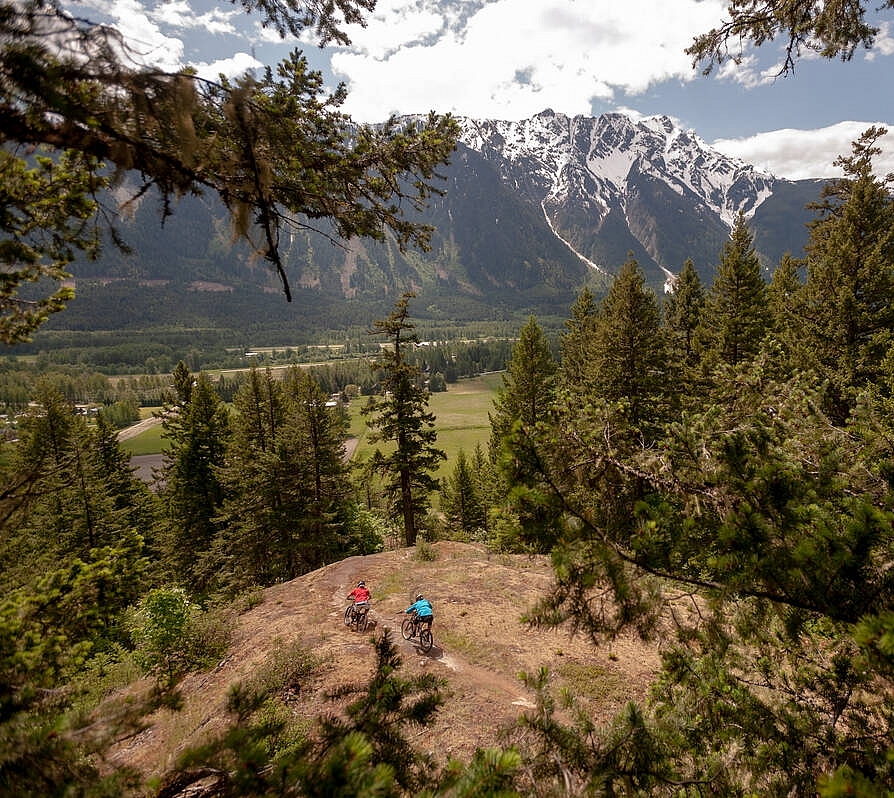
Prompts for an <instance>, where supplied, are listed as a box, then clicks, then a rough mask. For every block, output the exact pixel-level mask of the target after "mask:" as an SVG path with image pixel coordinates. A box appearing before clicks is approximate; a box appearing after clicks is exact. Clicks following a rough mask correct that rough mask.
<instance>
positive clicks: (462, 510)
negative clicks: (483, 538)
mask: <svg viewBox="0 0 894 798" xmlns="http://www.w3.org/2000/svg"><path fill="white" fill-rule="evenodd" d="M441 510H442V511H443V513H444V515H445V516H446V517H447V523H448V524H449V525H450V527H451V528H452V529H454V530H456V531H458V532H462V533H464V534H466V535H471V534H472V533H474V532H476V531H478V530H480V529H485V528H486V526H487V521H486V508H485V507H484V504H483V502H482V498H481V495H480V492H479V489H478V480H477V479H476V475H475V473H474V465H473V464H471V463H470V462H469V459H468V458H467V457H466V453H465V451H464V450H462V449H460V450H459V452H458V453H457V455H456V464H455V465H454V467H453V471H451V473H450V475H449V476H448V477H447V479H446V481H445V482H444V485H443V487H442V489H441Z"/></svg>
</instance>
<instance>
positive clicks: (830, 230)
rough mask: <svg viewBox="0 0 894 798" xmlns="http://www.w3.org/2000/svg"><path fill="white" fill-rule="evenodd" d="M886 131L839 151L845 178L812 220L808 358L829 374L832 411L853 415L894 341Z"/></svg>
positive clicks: (893, 237) (804, 330) (893, 218)
mask: <svg viewBox="0 0 894 798" xmlns="http://www.w3.org/2000/svg"><path fill="white" fill-rule="evenodd" d="M883 134H884V130H883V129H881V128H870V129H869V130H867V131H866V132H865V133H864V134H863V135H862V136H861V138H860V139H859V141H857V142H855V143H854V147H853V154H852V155H851V156H849V157H842V158H839V159H838V161H837V162H836V163H837V164H838V165H839V166H841V167H842V169H843V171H844V177H843V178H841V179H839V180H835V181H832V182H831V183H830V184H828V185H827V186H826V187H825V188H824V190H823V199H822V201H821V202H820V203H818V204H817V205H816V206H815V207H816V209H817V211H818V218H817V219H816V220H815V221H814V222H813V223H812V224H811V226H810V240H809V242H808V245H807V282H806V286H805V289H804V306H803V310H802V313H801V318H802V319H803V323H802V324H801V325H799V328H798V329H799V332H800V335H801V336H802V337H803V339H804V343H805V346H804V347H803V354H804V355H805V358H806V362H805V363H804V365H807V366H808V367H811V368H814V369H815V370H816V371H817V372H818V373H819V375H820V376H821V377H822V378H824V379H827V380H829V382H830V395H829V400H828V401H829V411H830V413H831V414H832V416H833V417H834V418H835V419H836V420H839V421H841V420H843V419H844V418H846V416H847V414H848V412H849V411H850V408H851V407H852V406H853V402H854V396H855V393H856V392H857V391H859V390H860V389H861V388H862V387H864V386H866V385H867V384H869V383H874V382H879V381H880V380H881V379H882V377H883V372H884V370H883V366H882V364H883V361H884V358H885V355H886V354H887V352H888V349H889V348H890V346H891V345H892V342H894V337H892V330H894V198H892V196H891V183H890V181H889V179H885V180H880V179H878V178H876V177H875V176H874V174H873V172H872V159H873V157H874V156H875V155H877V154H878V153H879V152H880V149H879V148H878V146H877V144H876V142H877V140H878V138H879V137H880V136H882V135H883Z"/></svg>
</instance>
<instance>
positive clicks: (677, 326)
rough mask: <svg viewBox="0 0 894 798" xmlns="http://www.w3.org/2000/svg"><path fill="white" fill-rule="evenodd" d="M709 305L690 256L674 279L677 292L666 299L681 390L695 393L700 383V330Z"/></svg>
mask: <svg viewBox="0 0 894 798" xmlns="http://www.w3.org/2000/svg"><path fill="white" fill-rule="evenodd" d="M704 307H705V287H704V285H703V284H702V281H701V278H700V277H699V276H698V272H697V271H696V270H695V264H694V263H693V262H692V260H691V259H689V258H687V259H686V261H685V262H684V263H683V268H682V269H681V270H680V273H679V274H678V275H677V279H676V280H675V281H674V286H673V291H672V292H671V293H670V294H669V295H668V296H667V298H666V299H665V301H664V316H663V324H664V331H665V335H666V337H667V348H668V362H669V364H670V367H671V368H673V369H675V370H676V369H679V371H678V377H677V379H678V384H679V386H680V393H681V394H683V395H684V396H691V395H693V394H694V393H695V392H696V390H697V388H696V385H697V384H698V369H699V363H700V358H699V355H698V351H697V349H696V331H697V330H698V325H699V321H700V320H701V315H702V312H703V310H704Z"/></svg>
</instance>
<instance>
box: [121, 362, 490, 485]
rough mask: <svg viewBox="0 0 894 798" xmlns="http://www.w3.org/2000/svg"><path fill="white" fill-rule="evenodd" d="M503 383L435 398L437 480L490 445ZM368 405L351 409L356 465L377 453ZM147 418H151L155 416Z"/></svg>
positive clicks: (148, 440) (481, 382) (156, 437)
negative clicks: (370, 438) (370, 437)
mask: <svg viewBox="0 0 894 798" xmlns="http://www.w3.org/2000/svg"><path fill="white" fill-rule="evenodd" d="M502 381H503V375H502V374H496V373H495V374H485V375H483V376H481V377H472V378H470V379H465V380H460V381H459V382H455V383H451V384H450V385H449V386H448V389H447V390H446V391H443V392H441V393H434V394H432V395H431V398H430V400H429V409H430V410H431V411H432V413H434V415H435V426H436V428H437V430H438V442H437V446H438V448H439V449H442V450H443V451H444V452H445V454H446V455H447V459H446V460H445V461H444V462H442V463H441V467H440V468H439V469H438V471H437V473H436V474H435V476H436V477H446V476H448V475H449V474H450V472H451V471H452V470H453V467H454V465H455V463H456V456H457V454H459V451H460V449H462V450H464V451H465V453H466V455H467V456H468V457H471V456H472V454H473V453H474V451H475V445H476V444H479V443H480V444H481V445H482V446H486V445H487V441H488V439H489V438H490V421H489V419H488V413H489V412H490V410H491V408H492V407H493V401H494V398H495V397H496V395H497V390H498V389H499V388H500V386H501V385H502ZM365 403H366V398H365V397H361V398H359V399H355V400H354V401H353V402H351V405H350V408H349V413H350V422H351V423H350V428H349V435H350V436H351V437H353V438H358V439H359V442H358V444H357V449H356V451H355V452H354V457H353V460H354V462H363V461H364V460H366V459H367V458H369V456H370V455H371V454H372V452H373V451H374V449H375V447H374V446H372V445H370V444H369V443H367V440H366V419H365V418H364V417H363V416H362V415H361V414H360V410H361V408H362V407H363V406H364V404H365ZM147 415H151V412H149V413H147ZM161 433H162V429H161V427H160V426H156V427H152V428H151V429H148V430H146V431H145V432H142V433H140V434H139V435H137V436H136V437H135V438H131V439H129V440H126V441H122V443H121V448H122V449H124V451H125V452H127V453H128V454H130V455H131V456H133V455H142V454H158V453H159V452H162V451H163V450H164V449H165V448H167V446H168V444H167V442H166V441H165V440H163V439H162V436H161Z"/></svg>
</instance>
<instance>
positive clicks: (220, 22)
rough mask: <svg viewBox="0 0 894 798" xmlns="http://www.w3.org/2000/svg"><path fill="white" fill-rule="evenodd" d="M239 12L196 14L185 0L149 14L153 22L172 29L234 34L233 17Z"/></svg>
mask: <svg viewBox="0 0 894 798" xmlns="http://www.w3.org/2000/svg"><path fill="white" fill-rule="evenodd" d="M239 13H240V12H239V11H235V10H233V11H224V10H222V9H219V8H213V9H211V10H210V11H207V12H205V13H203V14H197V13H196V12H195V11H194V10H193V8H192V6H191V5H190V4H189V3H188V2H187V0H171V1H170V2H165V3H161V4H160V5H157V6H156V7H155V9H154V10H153V11H152V12H151V17H152V19H153V20H155V21H156V22H158V23H159V24H163V25H171V26H172V27H174V28H186V29H189V28H201V29H202V30H205V31H207V32H208V33H235V32H236V27H235V26H234V25H233V17H235V16H237V15H238V14H239Z"/></svg>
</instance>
